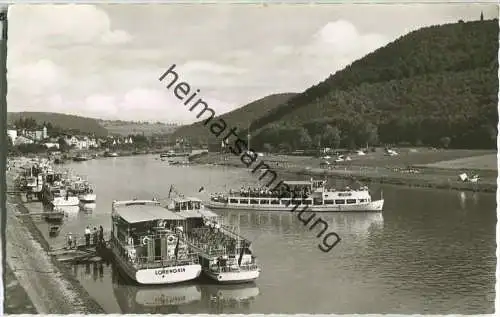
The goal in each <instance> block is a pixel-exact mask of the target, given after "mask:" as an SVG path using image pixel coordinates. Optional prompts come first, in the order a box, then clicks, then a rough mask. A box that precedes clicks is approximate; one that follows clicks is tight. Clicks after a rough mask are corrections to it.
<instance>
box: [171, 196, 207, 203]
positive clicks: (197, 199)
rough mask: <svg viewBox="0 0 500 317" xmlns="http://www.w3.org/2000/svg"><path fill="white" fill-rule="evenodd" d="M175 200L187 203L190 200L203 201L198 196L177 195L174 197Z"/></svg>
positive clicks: (175, 201)
mask: <svg viewBox="0 0 500 317" xmlns="http://www.w3.org/2000/svg"><path fill="white" fill-rule="evenodd" d="M173 201H174V203H187V202H190V201H198V202H201V199H199V198H196V197H183V198H180V197H176V198H174V199H173Z"/></svg>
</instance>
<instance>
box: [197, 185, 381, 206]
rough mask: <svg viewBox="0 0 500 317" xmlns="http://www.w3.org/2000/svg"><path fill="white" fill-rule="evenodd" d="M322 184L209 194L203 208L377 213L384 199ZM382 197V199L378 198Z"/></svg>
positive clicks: (367, 192)
mask: <svg viewBox="0 0 500 317" xmlns="http://www.w3.org/2000/svg"><path fill="white" fill-rule="evenodd" d="M325 185H326V181H315V180H311V181H285V182H282V186H280V187H279V188H277V189H273V190H267V189H252V188H248V189H241V190H240V191H236V192H235V191H230V192H229V193H228V194H213V195H211V197H210V201H209V202H208V203H207V206H208V207H209V208H212V209H244V210H268V211H290V209H291V208H296V209H304V208H306V207H307V208H308V210H309V211H311V212H339V211H346V212H347V211H373V212H381V211H382V209H383V207H384V199H383V198H382V197H381V198H380V199H379V200H372V197H371V195H370V192H369V190H368V188H367V187H365V186H364V187H361V188H360V189H351V188H349V187H347V188H345V189H343V190H336V189H331V188H327V187H326V186H325ZM381 196H382V195H381Z"/></svg>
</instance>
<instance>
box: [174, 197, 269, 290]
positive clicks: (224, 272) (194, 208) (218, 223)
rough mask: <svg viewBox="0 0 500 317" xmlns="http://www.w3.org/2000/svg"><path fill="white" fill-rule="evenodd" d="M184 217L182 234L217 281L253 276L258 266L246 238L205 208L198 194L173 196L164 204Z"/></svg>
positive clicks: (203, 267)
mask: <svg viewBox="0 0 500 317" xmlns="http://www.w3.org/2000/svg"><path fill="white" fill-rule="evenodd" d="M168 208H169V210H171V211H173V212H174V214H176V215H179V216H181V217H182V218H184V219H186V228H187V230H186V236H187V237H188V239H189V241H190V242H191V243H192V244H193V245H195V246H196V248H197V251H198V254H199V258H200V263H201V266H202V269H203V273H204V274H205V275H206V276H208V277H209V278H211V279H213V280H215V281H217V282H218V283H228V284H229V283H245V282H251V281H254V280H256V279H257V278H258V277H259V275H260V271H261V269H260V266H259V265H258V264H257V259H256V257H255V256H254V255H253V254H252V251H251V249H250V244H251V243H250V241H248V240H246V239H245V238H243V237H242V236H240V235H238V234H237V233H235V232H234V229H233V228H230V227H229V226H226V225H224V224H223V222H222V218H221V217H219V216H218V215H217V214H215V213H213V212H211V211H210V210H208V209H205V208H204V206H203V204H202V203H201V200H200V199H198V198H183V197H182V198H176V199H174V200H173V201H172V202H171V203H170V205H169V206H168Z"/></svg>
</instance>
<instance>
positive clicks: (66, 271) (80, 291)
mask: <svg viewBox="0 0 500 317" xmlns="http://www.w3.org/2000/svg"><path fill="white" fill-rule="evenodd" d="M7 188H9V191H10V190H12V189H13V177H12V175H8V176H7ZM7 201H8V202H9V203H10V204H12V205H17V209H18V210H19V212H20V213H29V210H28V209H27V208H26V206H25V205H24V204H23V200H22V198H21V196H20V195H18V194H13V195H9V196H8V197H7ZM19 222H20V224H21V225H23V226H24V227H25V228H26V229H27V230H28V232H29V233H30V234H31V236H32V238H33V240H34V241H36V242H38V243H39V244H40V246H41V247H42V249H43V251H44V252H48V251H49V248H50V247H49V243H48V242H47V240H46V239H45V238H44V237H43V234H42V232H41V231H40V230H39V229H38V228H37V226H36V225H35V223H34V221H33V220H32V219H31V217H22V219H19ZM26 239H28V238H26ZM50 262H51V264H52V265H53V267H55V268H56V269H57V271H58V272H60V274H59V277H57V278H59V279H62V280H64V281H65V282H67V283H68V284H69V285H70V287H71V289H72V291H73V292H74V293H76V295H77V297H78V300H79V301H80V302H81V303H82V306H84V309H83V310H84V311H85V312H86V313H88V314H94V313H95V314H99V313H105V311H104V310H103V309H102V307H101V306H100V305H99V304H97V302H96V301H95V300H94V299H93V298H92V297H91V296H90V295H89V294H88V292H87V291H86V290H85V289H84V288H83V287H82V286H81V284H80V282H79V281H78V280H77V279H76V277H75V276H74V275H73V274H72V271H71V268H70V267H69V266H67V265H65V264H62V263H60V262H58V261H57V260H56V259H55V258H54V257H50ZM34 274H37V273H34ZM22 286H23V287H28V286H26V285H22ZM52 295H53V296H56V295H55V294H52ZM47 300H48V301H50V300H51V299H50V298H47ZM23 313H27V312H24V311H23Z"/></svg>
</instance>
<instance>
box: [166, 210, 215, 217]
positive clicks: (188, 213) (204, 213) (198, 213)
mask: <svg viewBox="0 0 500 317" xmlns="http://www.w3.org/2000/svg"><path fill="white" fill-rule="evenodd" d="M175 214H176V215H179V216H181V217H183V218H216V217H219V215H218V214H216V213H214V212H212V211H210V210H206V209H195V210H181V211H175Z"/></svg>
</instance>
